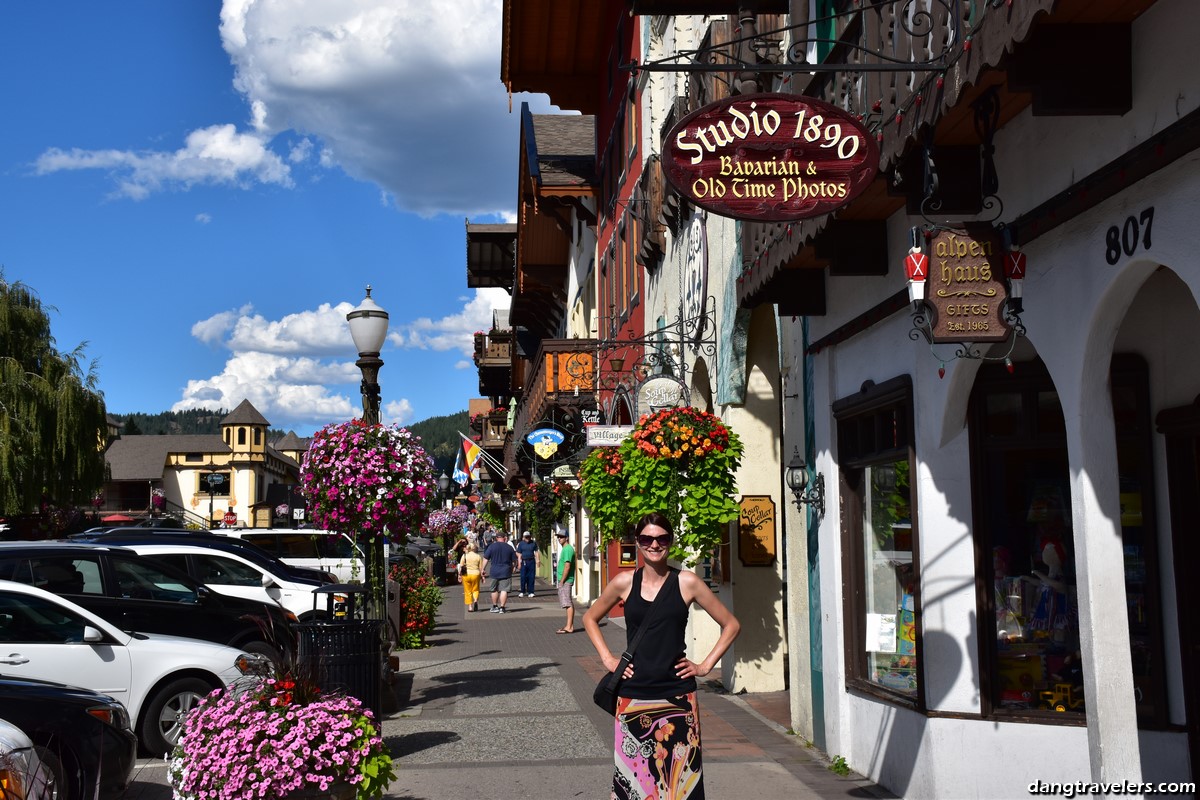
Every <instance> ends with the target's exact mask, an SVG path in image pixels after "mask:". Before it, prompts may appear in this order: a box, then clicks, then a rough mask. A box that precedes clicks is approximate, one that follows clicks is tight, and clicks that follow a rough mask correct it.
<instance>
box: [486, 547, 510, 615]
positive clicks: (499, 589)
mask: <svg viewBox="0 0 1200 800" xmlns="http://www.w3.org/2000/svg"><path fill="white" fill-rule="evenodd" d="M516 560H517V551H516V550H513V549H512V548H511V547H509V545H508V532H507V531H503V530H500V531H496V540H495V541H494V542H492V543H491V544H489V545H488V546H487V549H486V550H484V551H483V570H484V572H485V573H486V574H487V576H488V579H489V585H488V590H489V591H490V592H491V595H492V613H493V614H506V613H508V608H507V606H508V593H509V592H511V591H512V571H513V564H515V563H516Z"/></svg>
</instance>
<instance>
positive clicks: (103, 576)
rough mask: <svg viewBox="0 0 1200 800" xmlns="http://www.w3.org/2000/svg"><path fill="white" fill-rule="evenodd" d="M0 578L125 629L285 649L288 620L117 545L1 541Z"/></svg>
mask: <svg viewBox="0 0 1200 800" xmlns="http://www.w3.org/2000/svg"><path fill="white" fill-rule="evenodd" d="M0 579H4V580H11V581H19V582H21V583H25V584H29V585H31V586H37V587H39V588H41V589H45V590H46V591H49V592H52V593H54V594H57V595H60V596H62V597H65V598H67V599H69V600H71V601H72V602H74V603H78V604H79V605H80V606H82V607H84V608H86V609H88V610H89V611H91V612H92V613H94V614H97V615H98V616H100V617H103V618H104V619H106V620H108V621H109V622H111V623H112V624H113V625H115V626H116V627H118V628H120V629H121V630H125V631H139V632H143V633H165V634H172V635H175V636H190V637H192V638H194V639H204V640H206V641H210V642H217V643H218V644H224V645H229V646H230V647H236V648H238V649H240V650H244V651H245V652H248V653H259V654H262V655H265V656H267V657H268V658H272V659H277V658H278V657H279V656H280V655H281V654H283V651H285V650H290V646H291V642H292V640H293V632H292V630H291V623H293V622H295V621H296V619H295V615H293V614H289V613H287V612H285V611H284V610H283V609H281V608H279V607H278V606H274V605H267V604H266V603H263V602H259V601H254V600H246V599H243V598H240V597H227V596H224V595H221V594H218V593H216V592H214V591H212V590H211V589H209V588H208V587H207V586H204V585H203V584H200V583H197V582H196V581H194V580H192V579H191V578H190V577H188V575H187V574H186V573H184V572H181V571H179V570H177V569H173V568H171V567H169V566H167V565H165V564H161V563H159V562H158V561H155V560H154V559H151V558H146V557H144V556H140V555H138V554H137V553H134V552H133V551H131V550H125V549H123V548H119V547H112V546H109V545H104V544H77V543H73V542H0Z"/></svg>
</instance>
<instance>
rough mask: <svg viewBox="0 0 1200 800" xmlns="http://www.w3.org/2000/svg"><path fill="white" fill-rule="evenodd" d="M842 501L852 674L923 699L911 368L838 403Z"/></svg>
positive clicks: (865, 683)
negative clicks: (913, 467) (914, 505)
mask: <svg viewBox="0 0 1200 800" xmlns="http://www.w3.org/2000/svg"><path fill="white" fill-rule="evenodd" d="M833 411H834V416H835V418H836V419H837V421H838V461H839V464H838V467H839V472H840V476H841V490H842V496H843V498H844V505H843V509H844V510H845V513H844V514H843V541H844V545H843V554H844V556H843V557H844V575H845V579H846V590H847V591H846V592H845V600H846V620H847V630H846V663H847V668H848V669H847V681H848V683H849V685H850V686H853V687H855V688H857V689H860V690H864V691H867V692H870V693H872V694H876V695H880V696H883V697H886V698H888V699H892V700H894V701H896V702H900V703H905V704H908V705H912V706H915V707H922V706H923V703H924V699H923V695H922V686H921V669H920V647H921V644H920V642H921V632H920V610H921V607H920V591H919V581H918V574H917V565H918V563H919V560H918V558H917V531H916V525H915V519H916V518H915V515H914V514H913V487H912V481H911V478H910V476H911V474H912V437H911V431H912V422H911V421H912V388H911V383H910V382H909V380H908V378H907V376H905V377H902V378H897V379H894V380H891V381H888V382H887V383H885V384H880V385H878V386H867V387H865V388H864V390H863V391H862V392H860V393H859V394H858V395H855V396H852V397H848V398H844V399H842V400H839V401H838V402H837V403H835V404H834V407H833Z"/></svg>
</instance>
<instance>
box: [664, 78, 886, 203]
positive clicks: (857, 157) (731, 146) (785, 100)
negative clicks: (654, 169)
mask: <svg viewBox="0 0 1200 800" xmlns="http://www.w3.org/2000/svg"><path fill="white" fill-rule="evenodd" d="M663 149H664V151H665V152H664V153H663V169H664V172H665V174H666V176H667V180H669V181H670V182H671V184H672V185H674V186H675V188H676V189H678V190H679V191H680V192H681V193H683V194H684V195H685V196H686V197H687V198H688V199H689V200H691V201H692V202H693V203H695V204H696V205H698V206H700V207H702V208H706V209H708V210H709V211H711V212H713V213H714V214H720V215H722V216H725V217H733V218H734V219H744V220H762V221H770V222H781V221H786V220H799V219H807V218H809V217H819V216H822V215H824V214H828V213H829V212H831V211H834V210H836V209H838V208H841V207H842V206H844V205H846V204H847V203H849V202H850V201H851V200H853V199H854V198H855V197H857V196H858V195H859V194H861V193H862V191H863V190H864V189H866V188H867V186H868V185H869V184H870V183H871V181H872V180H873V179H874V178H875V173H876V171H877V170H878V169H879V147H878V146H877V145H876V144H875V139H874V137H873V136H872V135H871V134H870V133H869V132H868V131H867V129H866V128H864V127H863V125H862V123H860V122H859V121H858V120H856V119H855V118H854V117H852V116H850V115H849V114H848V113H846V112H845V111H842V110H841V109H839V108H837V107H835V106H831V105H830V104H828V103H825V102H822V101H820V100H815V99H813V98H811V97H804V96H802V95H791V94H774V93H770V94H742V95H735V96H733V97H730V98H727V99H725V100H720V101H718V102H716V103H712V104H710V105H707V106H705V107H704V108H701V109H699V110H698V111H693V112H692V113H691V114H688V115H687V116H686V117H684V118H683V119H681V120H680V121H679V123H678V124H677V125H676V126H675V127H674V128H672V129H671V131H670V133H668V134H667V139H666V141H665V142H664V144H663Z"/></svg>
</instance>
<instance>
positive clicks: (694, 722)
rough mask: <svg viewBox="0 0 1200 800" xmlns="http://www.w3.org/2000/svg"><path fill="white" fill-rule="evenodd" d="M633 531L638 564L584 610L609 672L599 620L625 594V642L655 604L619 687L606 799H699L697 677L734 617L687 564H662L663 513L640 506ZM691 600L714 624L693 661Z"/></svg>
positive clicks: (720, 648)
mask: <svg viewBox="0 0 1200 800" xmlns="http://www.w3.org/2000/svg"><path fill="white" fill-rule="evenodd" d="M634 533H635V534H636V536H637V544H638V549H639V550H640V551H641V553H642V560H643V563H644V566H642V567H641V568H640V569H637V570H634V571H632V572H621V573H618V574H617V575H615V576H614V577H613V578H612V580H610V581H609V582H608V585H607V586H605V587H604V591H603V592H602V593H601V595H600V597H599V598H598V599H597V600H596V602H595V603H594V604H593V605H592V607H591V608H590V609H589V610H588V612H587V614H586V615H584V618H583V626H584V628H585V629H586V630H587V634H588V638H589V639H591V641H592V646H593V647H595V648H596V652H597V653H598V654H599V655H600V660H601V661H603V662H604V668H605V669H606V670H608V671H610V672H611V671H612V670H614V669H616V668H617V667H618V666H619V665H620V663H621V657H620V655H614V654H613V653H612V651H610V650H609V648H608V645H607V644H605V642H604V636H603V635H602V634H601V633H600V626H599V622H600V620H601V619H603V618H604V617H605V616H606V615H607V614H608V612H609V611H611V610H612V608H613V606H615V605H616V604H617V603H618V602H620V601H622V600H624V601H625V621H626V637H627V639H626V644H627V645H628V643H629V642H632V641H633V638H634V636H636V635H637V632H638V628H639V626H640V625H641V624H642V623H643V621H645V619H646V615H647V613H648V612H649V610H650V604H651V603H652V602H654V601H655V599H656V598H657V599H658V602H659V603H661V604H662V607H661V608H659V609H658V610H657V611H656V612H655V614H654V618H653V619H651V620H650V627H649V628H648V629H647V631H646V634H645V636H643V637H642V640H641V641H640V643H639V644H638V647H637V651H636V652H635V653H634V654H633V661H632V662H631V663H630V665H629V666H628V667H627V668H626V669H625V674H624V679H623V680H622V682H621V685H620V687H619V689H618V699H617V713H616V721H615V750H616V769H615V770H614V772H613V785H612V799H613V800H628V798H633V797H637V798H647V800H650V799H651V798H655V799H656V800H668V798H670V800H703V798H704V773H703V767H702V762H701V757H700V709H699V706H698V705H697V704H696V678H703V677H704V676H705V675H707V674H708V673H709V672H711V671H712V669H713V667H715V666H716V665H717V662H718V661H719V660H720V658H721V656H723V655H724V654H725V651H726V650H728V649H729V646H730V645H731V644H733V640H734V639H736V638H737V635H738V632H739V631H740V630H741V625H740V624H739V623H738V621H737V618H735V617H734V616H733V614H731V613H729V609H727V608H725V606H724V605H723V604H722V603H721V601H720V600H718V599H717V596H716V595H715V594H713V593H712V590H711V589H709V588H708V585H707V584H706V583H705V582H704V581H703V580H701V579H700V577H698V576H697V575H696V574H695V573H694V572H688V571H686V570H678V569H674V568H672V567H670V566H668V564H667V554H668V552H669V551H670V549H671V540H672V539H673V537H674V534H673V531H672V530H671V522H670V520H668V519H667V518H666V517H665V516H663V515H662V514H658V513H651V514H647V515H646V516H644V517H642V518H641V519H640V520H638V523H637V525H636V526H635V528H634ZM672 578H674V580H672ZM664 591H665V592H666V594H664V595H663V596H662V597H659V594H660V592H664ZM692 603H696V604H698V605H699V606H700V607H701V608H703V609H704V610H705V611H707V612H708V614H709V616H711V617H712V618H713V621H714V622H716V623H717V624H718V625H719V626H720V627H721V636H720V638H718V639H717V643H716V644H715V645H713V648H712V650H711V651H710V652H709V654H708V655H707V656H706V657H705V658H704V660H703V661H701V662H699V663H696V662H694V661H691V660H689V659H688V658H687V657H686V655H685V645H684V631H685V629H686V627H687V620H688V613H689V610H690V608H691V606H692Z"/></svg>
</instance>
